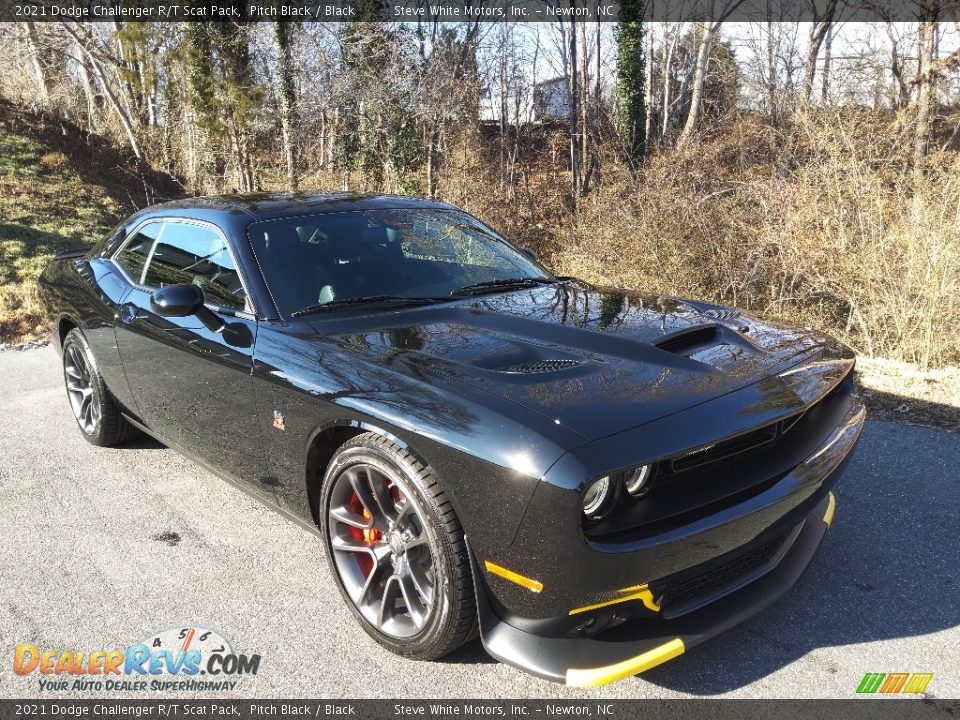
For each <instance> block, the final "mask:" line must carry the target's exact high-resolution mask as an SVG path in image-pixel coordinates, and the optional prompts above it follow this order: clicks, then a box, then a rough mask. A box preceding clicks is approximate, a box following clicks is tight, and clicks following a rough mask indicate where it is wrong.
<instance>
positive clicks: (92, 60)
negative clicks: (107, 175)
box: [63, 22, 143, 160]
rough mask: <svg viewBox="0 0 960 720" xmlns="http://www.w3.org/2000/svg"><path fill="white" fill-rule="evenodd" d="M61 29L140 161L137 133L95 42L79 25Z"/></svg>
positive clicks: (65, 26) (83, 27)
mask: <svg viewBox="0 0 960 720" xmlns="http://www.w3.org/2000/svg"><path fill="white" fill-rule="evenodd" d="M63 28H64V29H65V30H66V31H67V33H68V34H69V35H70V37H72V38H73V39H74V41H75V42H76V44H77V47H79V48H80V51H81V52H82V53H83V55H84V56H85V57H86V59H87V62H88V63H89V65H90V68H91V70H92V71H93V75H94V77H95V78H96V79H97V82H98V83H99V85H100V89H101V90H102V91H103V94H104V97H106V98H107V101H108V102H109V103H110V107H111V108H112V109H113V112H114V114H115V115H116V116H117V120H118V121H119V122H120V125H121V126H122V127H123V131H124V133H125V134H126V136H127V140H128V141H129V143H130V149H131V150H132V151H133V154H134V155H135V156H136V157H137V159H138V160H142V159H143V153H142V152H141V150H140V142H139V141H138V140H137V132H136V130H135V128H134V122H133V119H132V118H131V116H130V113H129V112H128V110H127V109H126V108H125V107H124V105H123V103H122V102H121V101H120V98H118V97H117V94H116V92H114V89H113V87H112V84H111V81H110V79H109V78H108V77H107V74H106V71H105V70H104V65H103V62H102V60H101V58H102V55H101V53H100V51H99V50H98V49H97V46H96V41H95V40H94V38H93V36H92V35H91V34H90V30H89V28H87V27H85V26H83V25H82V24H80V23H76V24H75V23H69V22H65V23H63Z"/></svg>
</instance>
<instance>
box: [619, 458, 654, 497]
mask: <svg viewBox="0 0 960 720" xmlns="http://www.w3.org/2000/svg"><path fill="white" fill-rule="evenodd" d="M652 475H653V471H652V468H651V467H650V466H649V465H641V466H640V467H635V468H633V470H627V471H626V472H625V473H624V479H623V486H624V487H625V488H626V489H627V492H628V493H630V495H632V496H633V497H640V496H641V495H644V494H646V492H647V490H649V489H650V478H651V476H652Z"/></svg>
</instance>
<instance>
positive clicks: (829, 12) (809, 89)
mask: <svg viewBox="0 0 960 720" xmlns="http://www.w3.org/2000/svg"><path fill="white" fill-rule="evenodd" d="M806 1H807V7H808V8H809V9H810V12H811V13H812V15H813V22H811V23H810V29H809V34H808V37H807V62H806V64H805V65H804V68H803V98H802V100H803V104H804V106H806V105H809V104H810V100H811V98H812V96H813V79H814V76H815V75H816V73H817V60H818V58H819V57H820V47H821V46H822V45H823V42H824V39H825V38H826V37H827V36H828V35H829V34H830V28H831V26H832V25H833V17H834V15H835V14H836V12H837V2H838V0H827V3H826V5H825V6H824V8H823V13H818V11H817V0H806Z"/></svg>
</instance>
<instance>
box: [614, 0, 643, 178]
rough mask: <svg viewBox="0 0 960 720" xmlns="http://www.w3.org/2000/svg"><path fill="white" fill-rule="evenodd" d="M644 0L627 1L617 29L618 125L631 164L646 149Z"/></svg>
mask: <svg viewBox="0 0 960 720" xmlns="http://www.w3.org/2000/svg"><path fill="white" fill-rule="evenodd" d="M643 12H644V3H643V0H624V2H623V6H622V10H621V18H622V19H621V21H620V26H619V28H618V32H617V124H618V127H619V130H620V136H621V138H622V140H623V144H624V147H625V148H626V153H627V157H628V158H629V160H630V161H631V162H632V163H634V164H635V163H637V162H639V161H640V160H641V159H642V158H643V155H644V153H645V152H646V145H647V138H646V132H645V122H646V104H645V102H644V79H645V70H646V50H645V48H644V32H645V31H644V24H643Z"/></svg>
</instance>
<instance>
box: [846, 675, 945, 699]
mask: <svg viewBox="0 0 960 720" xmlns="http://www.w3.org/2000/svg"><path fill="white" fill-rule="evenodd" d="M932 679H933V673H867V674H866V675H864V676H863V680H861V681H860V684H859V685H858V686H857V692H858V693H860V694H861V695H872V694H874V693H884V694H887V695H891V694H919V693H922V692H923V691H924V690H926V689H927V685H929V684H930V681H931V680H932Z"/></svg>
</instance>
